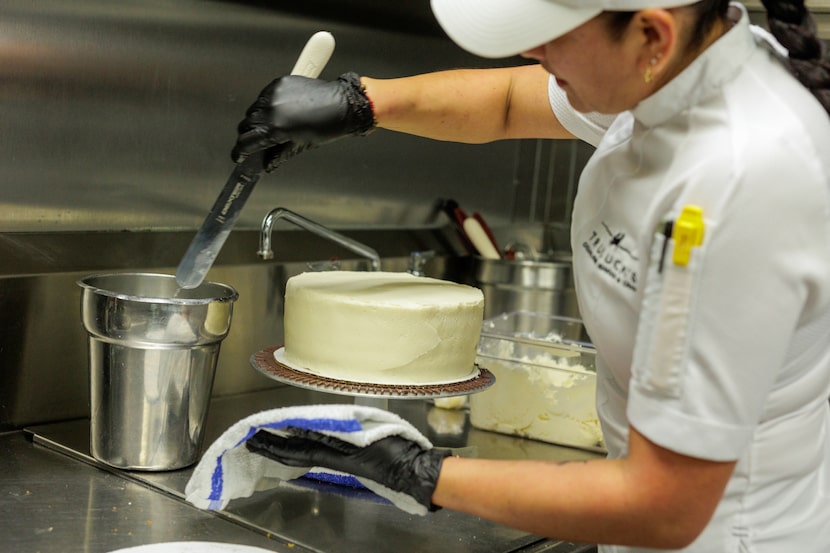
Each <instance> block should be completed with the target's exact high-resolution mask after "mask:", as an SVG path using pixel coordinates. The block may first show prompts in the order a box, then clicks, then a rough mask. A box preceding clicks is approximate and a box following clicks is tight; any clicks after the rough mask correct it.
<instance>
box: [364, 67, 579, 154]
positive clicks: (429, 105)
mask: <svg viewBox="0 0 830 553" xmlns="http://www.w3.org/2000/svg"><path fill="white" fill-rule="evenodd" d="M549 76H550V75H549V74H548V73H547V72H546V71H545V70H544V69H543V68H542V67H541V66H540V65H525V66H519V67H509V68H499V69H467V70H453V71H442V72H437V73H429V74H425V75H418V76H414V77H404V78H398V79H388V80H379V79H372V78H368V77H362V79H361V82H362V83H363V85H364V87H365V89H366V95H367V96H368V97H369V99H370V100H371V102H372V106H373V108H374V114H375V120H376V121H377V124H378V126H379V127H381V128H384V129H389V130H394V131H399V132H404V133H408V134H415V135H418V136H423V137H427V138H433V139H436V140H446V141H453V142H467V143H484V142H492V141H494V140H501V139H507V138H573V136H572V135H571V134H570V133H569V132H568V131H567V130H565V128H564V127H563V126H562V125H561V124H560V123H559V121H558V120H557V119H556V117H555V116H554V114H553V111H552V110H551V107H550V103H549V101H548V96H547V90H548V87H547V84H548V77H549Z"/></svg>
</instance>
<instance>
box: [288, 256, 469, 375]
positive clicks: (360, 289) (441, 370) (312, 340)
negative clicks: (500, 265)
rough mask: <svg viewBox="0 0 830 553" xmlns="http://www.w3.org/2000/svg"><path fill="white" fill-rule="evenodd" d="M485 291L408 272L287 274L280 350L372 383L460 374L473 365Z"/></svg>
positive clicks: (295, 360)
mask: <svg viewBox="0 0 830 553" xmlns="http://www.w3.org/2000/svg"><path fill="white" fill-rule="evenodd" d="M483 313H484V296H483V294H482V293H481V290H479V289H477V288H473V287H471V286H465V285H461V284H456V283H453V282H449V281H444V280H438V279H433V278H426V277H416V276H413V275H410V274H408V273H385V272H357V271H327V272H318V273H315V272H310V273H303V274H300V275H297V276H295V277H292V278H290V279H289V280H288V283H287V285H286V291H285V319H284V326H285V357H286V360H288V361H289V362H291V363H292V364H295V365H298V366H300V367H304V368H305V369H307V370H309V371H311V372H315V373H318V374H320V375H322V376H327V377H331V378H338V379H342V380H353V381H358V382H372V383H377V384H425V383H434V382H448V381H453V380H460V379H463V378H464V377H467V376H470V375H471V374H472V373H473V371H474V370H475V356H476V348H477V346H478V339H479V335H480V332H481V323H482V318H483Z"/></svg>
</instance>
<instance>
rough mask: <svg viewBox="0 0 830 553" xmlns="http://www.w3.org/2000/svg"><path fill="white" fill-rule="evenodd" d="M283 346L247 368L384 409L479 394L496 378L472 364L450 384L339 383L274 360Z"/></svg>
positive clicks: (255, 358)
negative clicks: (393, 402) (396, 403)
mask: <svg viewBox="0 0 830 553" xmlns="http://www.w3.org/2000/svg"><path fill="white" fill-rule="evenodd" d="M282 349H283V346H281V345H278V346H271V347H267V348H265V349H263V350H261V351H258V352H257V353H255V354H253V355H252V356H251V366H252V367H253V368H254V369H256V370H257V371H259V372H260V373H262V374H263V375H265V376H266V377H268V378H270V379H272V380H276V381H277V382H281V383H283V384H290V385H292V386H298V387H300V388H306V389H309V390H314V391H317V392H326V393H331V394H340V395H347V396H354V397H355V403H357V404H360V405H370V406H373V407H380V408H382V409H386V405H387V401H388V400H389V399H436V398H444V397H453V396H462V395H469V394H474V393H477V392H481V391H484V390H486V389H487V388H489V387H490V386H492V385H493V384H494V383H495V381H496V377H495V376H494V375H493V373H491V372H490V371H489V370H487V369H485V368H483V367H479V366H478V365H476V367H475V370H474V371H473V372H472V373H471V374H470V376H469V377H467V378H463V379H459V380H456V381H452V382H437V383H427V384H375V383H369V382H355V381H351V380H339V379H335V378H328V377H325V376H321V375H319V374H314V373H312V372H310V371H307V370H302V369H298V368H297V367H292V366H290V365H289V364H287V363H286V362H284V361H280V360H279V359H278V354H280V353H281V352H282Z"/></svg>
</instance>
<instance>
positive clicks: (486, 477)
mask: <svg viewBox="0 0 830 553" xmlns="http://www.w3.org/2000/svg"><path fill="white" fill-rule="evenodd" d="M734 466H735V463H733V462H728V463H718V462H711V461H704V460H701V459H695V458H692V457H687V456H684V455H680V454H677V453H673V452H671V451H669V450H667V449H664V448H661V447H659V446H657V445H655V444H654V443H652V442H650V441H649V440H648V439H646V438H645V437H643V436H642V435H641V434H640V433H638V432H637V431H636V430H635V429H633V428H631V429H630V451H629V454H628V456H627V457H625V458H622V459H616V460H606V459H601V460H596V461H588V462H581V463H580V462H571V463H565V464H555V463H550V462H544V461H493V460H485V459H466V458H459V457H450V458H447V459H445V460H444V462H443V465H442V467H441V473H440V476H439V478H438V484H437V486H436V488H435V493H434V494H433V496H432V501H433V502H434V503H435V504H436V505H440V506H442V507H446V508H449V509H454V510H458V511H464V512H467V513H470V514H473V515H477V516H481V517H483V518H486V519H489V520H493V521H496V522H500V523H502V524H505V525H507V526H511V527H514V528H521V529H523V530H526V531H528V532H531V533H533V534H536V535H541V536H550V537H554V538H558V539H566V540H572V541H577V542H585V543H613V544H618V545H637V546H645V547H659V548H670V549H673V548H681V547H685V546H687V545H688V544H689V543H691V542H692V541H694V539H695V538H697V536H698V535H699V534H700V532H702V531H703V528H704V527H705V526H706V524H707V523H708V521H709V519H710V518H711V516H712V513H713V512H714V510H715V507H716V506H717V504H718V502H719V501H720V499H721V496H722V495H723V492H724V489H725V487H726V484H727V482H728V480H729V477H730V475H731V474H732V471H733V469H734Z"/></svg>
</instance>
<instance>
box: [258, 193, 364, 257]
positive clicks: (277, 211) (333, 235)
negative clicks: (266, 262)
mask: <svg viewBox="0 0 830 553" xmlns="http://www.w3.org/2000/svg"><path fill="white" fill-rule="evenodd" d="M279 219H285V220H286V221H288V222H290V223H293V224H295V225H297V226H298V227H300V228H303V229H305V230H307V231H309V232H312V233H314V234H316V235H317V236H319V237H321V238H325V239H327V240H330V241H332V242H335V243H337V244H340V245H341V246H343V247H344V248H346V249H348V250H350V251H352V252H354V253H356V254H358V255H360V256H363V257H365V258H367V259H369V260H370V261H371V265H372V270H373V271H380V256H379V255H378V252H376V251H375V250H374V249H372V248H370V247H369V246H366V245H365V244H362V243H360V242H358V241H357V240H352V239H351V238H349V237H348V236H344V235H342V234H340V233H339V232H336V231H333V230H331V229H329V228H327V227H324V226H323V225H321V224H319V223H316V222H314V221H312V220H311V219H308V218H306V217H303V216H302V215H300V214H299V213H296V212H294V211H291V210H290V209H286V208H284V207H275V208H274V209H272V210H271V211H269V212H268V214H267V215H266V216H265V218H264V219H263V220H262V227H261V229H260V233H259V251H258V252H257V255H259V256H260V257H261V258H262V259H273V258H274V251H273V249H272V247H271V230H272V229H273V227H274V223H276V222H277V221H278V220H279Z"/></svg>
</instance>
